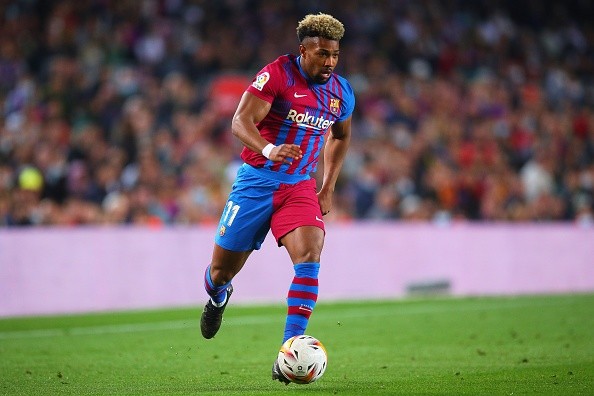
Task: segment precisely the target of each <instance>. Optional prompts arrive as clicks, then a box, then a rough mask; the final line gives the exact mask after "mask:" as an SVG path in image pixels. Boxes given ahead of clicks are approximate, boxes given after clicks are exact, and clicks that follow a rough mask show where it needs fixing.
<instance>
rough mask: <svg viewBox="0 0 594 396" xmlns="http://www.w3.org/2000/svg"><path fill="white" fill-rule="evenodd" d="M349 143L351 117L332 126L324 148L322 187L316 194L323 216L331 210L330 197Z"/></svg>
mask: <svg viewBox="0 0 594 396" xmlns="http://www.w3.org/2000/svg"><path fill="white" fill-rule="evenodd" d="M350 141H351V117H348V118H347V119H345V120H343V121H339V122H336V123H334V125H332V129H331V130H330V134H329V136H328V141H327V142H326V147H325V148H324V177H323V181H322V187H321V189H320V191H319V192H318V202H319V203H320V209H321V210H322V214H324V215H325V214H327V213H328V212H330V209H332V197H333V195H334V188H335V187H336V180H338V175H339V173H340V170H341V168H342V163H343V162H344V158H345V156H346V153H347V151H348V148H349V144H350Z"/></svg>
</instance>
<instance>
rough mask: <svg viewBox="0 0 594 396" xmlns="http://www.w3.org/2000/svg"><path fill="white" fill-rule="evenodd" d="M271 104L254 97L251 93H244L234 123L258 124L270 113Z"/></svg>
mask: <svg viewBox="0 0 594 396" xmlns="http://www.w3.org/2000/svg"><path fill="white" fill-rule="evenodd" d="M270 107H271V105H270V103H268V102H267V101H265V100H262V99H260V98H258V97H257V96H255V95H252V94H251V93H249V92H244V94H243V96H242V97H241V100H240V102H239V105H238V106H237V111H236V112H235V115H234V116H233V120H234V122H251V123H253V124H257V123H259V122H260V121H262V120H263V119H264V117H266V114H268V112H269V111H270Z"/></svg>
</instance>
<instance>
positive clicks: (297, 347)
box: [277, 335, 328, 384]
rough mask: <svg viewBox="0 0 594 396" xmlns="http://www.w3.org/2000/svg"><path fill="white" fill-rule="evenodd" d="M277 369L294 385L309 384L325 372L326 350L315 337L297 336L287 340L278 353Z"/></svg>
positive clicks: (326, 363) (326, 362)
mask: <svg viewBox="0 0 594 396" xmlns="http://www.w3.org/2000/svg"><path fill="white" fill-rule="evenodd" d="M277 362H278V367H279V369H280V371H281V372H282V373H283V374H284V376H285V377H287V379H289V380H290V381H291V382H294V383H296V384H309V383H312V382H314V381H316V380H318V379H320V377H321V376H322V375H323V374H324V371H326V366H327V365H328V355H327V354H326V348H324V345H322V343H321V342H320V341H319V340H318V339H317V338H315V337H312V336H308V335H299V336H294V337H291V338H289V339H288V340H287V341H285V342H284V344H283V345H282V346H281V348H280V351H279V352H278V358H277Z"/></svg>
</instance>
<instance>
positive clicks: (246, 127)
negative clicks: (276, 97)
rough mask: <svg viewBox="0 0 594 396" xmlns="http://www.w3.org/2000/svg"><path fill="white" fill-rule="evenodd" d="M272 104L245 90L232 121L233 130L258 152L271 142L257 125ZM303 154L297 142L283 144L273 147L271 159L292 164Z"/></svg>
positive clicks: (240, 138)
mask: <svg viewBox="0 0 594 396" xmlns="http://www.w3.org/2000/svg"><path fill="white" fill-rule="evenodd" d="M270 107H271V104H270V103H268V102H267V101H265V100H262V99H260V98H258V97H256V96H255V95H253V94H251V93H249V92H244V94H243V96H242V97H241V100H240V101H239V105H238V106H237V110H236V111H235V115H233V121H232V122H231V131H232V133H233V135H234V136H235V137H237V138H238V139H239V140H240V141H241V143H243V145H244V146H246V147H247V148H249V149H250V150H252V151H255V152H256V153H262V150H263V149H264V147H266V146H267V145H268V144H269V143H270V142H268V141H267V140H266V139H264V138H263V137H262V135H260V131H258V128H257V127H256V125H257V124H258V123H259V122H260V121H262V120H263V119H264V117H266V115H267V114H268V112H269V111H270ZM302 156H303V153H302V151H301V148H300V147H299V146H298V145H296V144H281V145H278V146H276V147H274V148H273V149H272V151H271V152H270V155H269V159H270V160H272V161H282V162H284V163H287V164H290V163H291V161H292V160H293V159H299V158H301V157H302Z"/></svg>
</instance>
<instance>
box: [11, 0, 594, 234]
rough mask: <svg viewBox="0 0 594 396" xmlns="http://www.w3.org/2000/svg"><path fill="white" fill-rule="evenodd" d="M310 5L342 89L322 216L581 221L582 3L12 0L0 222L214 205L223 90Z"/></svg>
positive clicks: (174, 219)
mask: <svg viewBox="0 0 594 396" xmlns="http://www.w3.org/2000/svg"><path fill="white" fill-rule="evenodd" d="M320 11H322V12H327V13H330V14H332V15H334V16H336V17H337V18H338V19H340V20H341V21H342V22H343V23H344V24H345V27H346V30H347V31H346V35H345V37H344V39H343V40H342V41H341V57H340V60H339V67H338V70H337V71H338V72H339V73H340V74H341V75H343V76H345V77H347V78H348V79H349V80H350V82H351V84H352V85H353V87H354V89H355V93H356V97H357V107H356V110H355V114H354V115H353V139H352V146H351V149H350V151H349V154H348V157H347V159H346V162H345V165H344V168H343V172H342V174H341V177H340V180H339V182H338V185H337V190H336V195H335V207H334V209H333V211H332V213H331V216H330V218H329V220H330V221H350V220H364V219H374V220H402V221H433V222H438V223H448V222H451V221H490V222H493V221H514V222H541V221H566V222H574V223H576V224H582V225H593V224H594V216H593V213H594V25H593V24H592V23H591V22H592V21H591V19H590V17H591V16H592V15H594V4H593V3H592V2H589V1H583V0H582V1H580V0H576V1H570V2H567V1H566V2H561V1H551V2H540V1H530V0H502V1H497V2H492V1H489V0H476V1H463V0H457V1H456V0H452V1H447V0H443V1H430V0H420V1H405V0H399V1H388V0H385V1H381V0H378V1H373V2H361V1H356V0H316V1H311V0H302V1H297V0H295V1H277V0H220V1H219V0H193V1H192V0H188V1H185V0H117V1H116V0H54V1H45V0H15V1H3V2H0V105H1V108H0V110H1V113H0V227H11V226H25V225H68V226H71V225H86V224H141V225H150V226H160V225H168V224H211V223H213V222H216V221H218V217H219V215H220V211H221V209H222V207H223V205H224V201H225V199H226V195H227V193H228V191H229V189H230V186H231V183H232V181H233V178H234V175H235V171H236V169H237V167H238V166H239V164H240V159H239V157H238V155H239V152H240V148H241V147H240V144H239V142H238V141H236V139H234V138H233V137H232V136H231V133H230V125H231V116H232V114H233V112H234V110H235V106H236V105H237V103H238V101H239V97H240V95H241V93H242V92H243V90H244V89H245V88H246V87H247V85H248V84H249V83H250V81H251V79H252V77H253V76H254V75H255V73H256V72H257V71H258V70H259V69H260V68H261V67H262V66H263V65H265V64H266V63H268V62H270V61H272V60H274V59H275V58H276V57H277V56H279V55H281V54H284V53H289V52H291V53H296V51H297V50H298V42H297V38H296V34H295V27H296V24H297V22H298V21H299V20H300V19H301V18H302V17H303V16H304V15H305V14H307V13H310V12H320ZM318 173H319V172H318ZM316 177H317V178H318V179H319V177H320V176H319V174H318V175H316Z"/></svg>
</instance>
